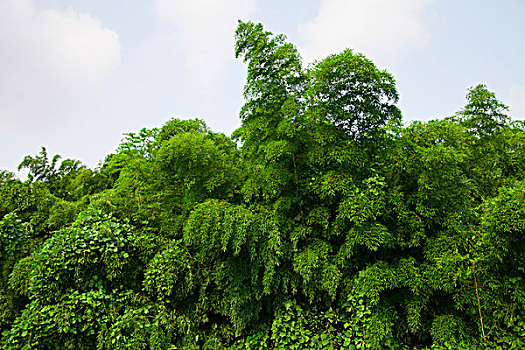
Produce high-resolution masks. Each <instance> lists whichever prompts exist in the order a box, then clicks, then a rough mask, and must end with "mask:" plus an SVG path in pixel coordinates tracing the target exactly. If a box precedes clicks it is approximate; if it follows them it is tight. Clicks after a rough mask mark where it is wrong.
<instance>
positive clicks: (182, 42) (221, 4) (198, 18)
mask: <svg viewBox="0 0 525 350" xmlns="http://www.w3.org/2000/svg"><path fill="white" fill-rule="evenodd" d="M156 9H157V14H158V16H159V18H160V19H162V20H164V21H167V22H169V23H170V24H171V25H172V26H173V27H174V28H175V30H176V40H177V41H178V42H177V44H178V45H179V46H180V48H181V49H182V50H183V55H184V58H185V62H186V66H187V68H189V69H190V70H191V72H192V74H193V75H194V76H195V77H196V78H197V79H198V82H199V83H200V85H202V86H204V87H210V86H211V85H213V84H214V83H216V82H217V81H218V79H219V78H221V76H223V74H224V72H225V69H226V67H227V65H228V63H229V62H231V61H232V60H233V58H234V54H233V53H234V42H235V41H234V31H235V28H236V27H237V20H239V19H246V17H248V16H250V15H251V14H252V13H253V12H254V11H255V10H256V6H255V1H254V0H221V1H217V0H192V1H185V0H157V1H156Z"/></svg>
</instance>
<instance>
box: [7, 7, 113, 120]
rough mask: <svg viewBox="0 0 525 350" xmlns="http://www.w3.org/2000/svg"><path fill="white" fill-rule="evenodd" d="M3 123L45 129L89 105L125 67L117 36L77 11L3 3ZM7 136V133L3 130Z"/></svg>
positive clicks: (96, 19)
mask: <svg viewBox="0 0 525 350" xmlns="http://www.w3.org/2000/svg"><path fill="white" fill-rule="evenodd" d="M0 52H1V54H0V76H1V79H0V121H1V122H2V125H3V126H4V127H5V126H6V125H7V126H8V125H11V126H13V127H14V126H20V124H21V123H24V124H28V126H31V123H33V125H34V124H35V123H36V125H38V124H40V125H43V124H45V123H46V122H48V121H50V120H51V119H53V118H58V117H60V116H61V115H63V116H65V115H66V112H67V113H70V112H71V111H72V110H74V108H78V107H79V106H82V105H85V104H87V103H89V100H90V96H91V97H92V94H93V92H95V91H96V89H97V87H99V86H100V83H101V81H102V79H103V78H104V77H105V76H107V74H109V73H110V72H111V71H112V70H113V69H114V68H115V67H116V66H117V65H118V64H119V62H120V45H119V42H118V36H117V34H116V33H115V32H113V31H111V30H108V29H106V28H104V27H103V25H102V23H101V22H100V20H99V19H98V18H96V17H93V16H90V15H88V14H80V13H77V12H75V11H73V10H71V9H70V10H65V11H58V10H43V11H37V10H36V9H35V6H34V2H33V0H0ZM4 130H5V129H4Z"/></svg>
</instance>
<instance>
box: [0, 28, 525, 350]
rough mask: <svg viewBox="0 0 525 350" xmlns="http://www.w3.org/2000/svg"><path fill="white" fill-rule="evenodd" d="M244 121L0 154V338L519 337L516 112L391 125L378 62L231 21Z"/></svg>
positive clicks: (81, 344)
mask: <svg viewBox="0 0 525 350" xmlns="http://www.w3.org/2000/svg"><path fill="white" fill-rule="evenodd" d="M236 39H237V41H236V48H235V49H236V54H237V56H238V57H241V58H242V59H244V61H245V62H246V64H247V67H248V76H247V83H246V87H245V97H246V104H245V105H244V107H243V108H242V111H241V113H240V117H241V119H242V125H241V127H240V128H239V129H238V130H236V131H235V132H234V134H233V135H232V137H228V136H225V135H223V134H220V133H215V132H213V131H211V130H210V129H209V128H208V127H207V126H206V125H205V123H204V122H203V121H201V120H197V119H195V120H177V119H173V120H170V121H168V122H167V123H166V124H165V125H164V126H162V127H161V128H160V129H156V128H155V129H143V130H141V131H140V132H139V133H128V134H125V137H124V139H123V141H122V143H121V145H120V146H119V148H118V149H117V150H116V151H115V153H113V154H110V155H109V156H107V158H106V159H105V161H104V162H103V164H102V165H101V166H100V167H99V168H98V169H96V170H91V169H88V168H86V167H85V166H83V165H82V164H81V163H80V162H78V161H74V160H70V159H66V160H61V159H60V157H58V156H55V157H53V158H52V159H50V158H49V157H48V155H47V153H46V150H45V149H42V152H41V153H40V154H38V155H36V156H27V157H26V158H25V159H24V160H23V162H22V163H21V164H20V168H25V169H27V170H28V172H29V175H28V179H27V181H24V182H22V181H20V180H19V179H17V178H16V177H15V176H14V175H13V174H12V173H10V172H7V171H3V172H0V329H1V331H2V335H1V343H0V344H1V347H2V348H3V349H174V348H179V349H181V348H186V349H197V348H202V349H223V348H230V349H266V348H278V349H316V348H323V349H447V348H452V349H476V348H491V349H497V348H501V349H519V348H521V349H523V348H525V271H524V269H525V254H524V252H525V237H524V235H525V179H524V176H525V127H524V124H523V123H519V122H513V121H511V120H510V118H509V116H508V111H507V110H508V109H507V107H506V106H504V105H503V104H502V103H501V102H500V101H498V100H497V99H496V97H495V95H494V93H492V92H490V91H489V90H488V89H487V88H486V87H485V86H483V85H479V86H476V87H473V88H471V89H469V91H468V94H467V104H466V106H465V107H464V108H463V109H462V110H461V111H459V112H458V113H457V114H456V115H454V116H452V117H449V118H445V119H440V120H432V121H429V122H427V123H421V122H414V123H412V124H411V125H409V126H403V125H402V124H401V118H402V117H401V112H400V110H399V109H398V108H397V107H396V103H397V100H398V93H397V91H396V87H395V81H394V79H393V77H392V76H391V75H390V74H389V73H387V72H385V71H381V70H379V69H377V68H376V67H375V65H374V64H373V63H372V62H371V61H369V60H368V59H367V58H365V57H364V56H363V55H360V54H356V53H354V52H352V51H351V50H346V51H344V52H342V53H340V54H335V55H331V56H329V57H327V58H326V59H324V60H322V61H319V62H316V63H315V64H313V65H311V66H309V67H307V68H304V67H303V66H302V63H301V59H300V56H299V54H298V52H297V50H296V48H295V47H294V46H293V45H291V44H290V43H288V42H287V41H286V38H285V37H284V36H273V35H272V34H271V33H269V32H266V31H264V29H263V27H262V26H261V25H259V24H257V25H256V24H253V23H242V22H240V23H239V27H238V29H237V31H236Z"/></svg>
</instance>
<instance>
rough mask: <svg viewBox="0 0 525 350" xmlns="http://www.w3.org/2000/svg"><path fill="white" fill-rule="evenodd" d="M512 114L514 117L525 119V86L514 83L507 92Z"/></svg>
mask: <svg viewBox="0 0 525 350" xmlns="http://www.w3.org/2000/svg"><path fill="white" fill-rule="evenodd" d="M506 100H507V101H508V103H509V107H510V115H511V116H512V118H514V119H522V120H523V119H525V86H524V85H514V86H512V87H511V88H510V89H509V90H508V92H507V99H506Z"/></svg>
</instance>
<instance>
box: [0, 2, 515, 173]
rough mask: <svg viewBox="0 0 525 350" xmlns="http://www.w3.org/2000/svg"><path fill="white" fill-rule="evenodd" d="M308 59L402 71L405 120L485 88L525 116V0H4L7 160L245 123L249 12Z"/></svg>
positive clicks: (1, 94) (2, 100) (446, 111)
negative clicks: (353, 55)
mask: <svg viewBox="0 0 525 350" xmlns="http://www.w3.org/2000/svg"><path fill="white" fill-rule="evenodd" d="M239 19H242V20H244V21H246V20H250V21H253V22H261V23H263V25H264V26H265V29H266V30H269V31H271V32H273V33H275V34H280V33H283V34H285V35H286V36H287V37H288V40H289V41H290V42H292V43H294V44H295V45H296V46H297V48H298V50H299V52H300V53H301V56H302V57H303V62H304V64H305V66H307V65H308V64H310V63H312V62H314V61H315V60H322V59H323V58H325V57H326V56H328V55H330V54H334V53H338V52H341V51H342V50H344V49H346V48H351V49H352V50H354V51H355V52H360V53H363V54H365V55H366V56H367V57H368V58H370V59H371V60H372V61H373V62H375V64H376V65H377V66H378V68H380V69H385V70H387V71H389V72H390V73H392V74H393V75H394V77H395V78H396V82H397V87H398V92H399V94H400V103H399V106H400V108H401V111H402V113H403V118H404V122H405V123H406V124H409V123H410V122H412V121H415V120H423V121H426V120H430V119H436V118H443V117H446V116H449V115H452V114H453V113H455V112H456V111H458V110H459V109H461V108H462V107H463V106H464V105H465V95H466V93H467V89H468V88H469V87H472V86H475V85H477V84H480V83H483V84H486V85H487V86H488V88H489V89H490V90H491V91H493V92H495V93H496V96H497V97H498V98H499V99H500V100H501V101H503V102H504V103H505V104H507V105H508V106H509V107H510V109H511V112H510V115H511V116H512V118H514V119H525V65H524V64H523V63H524V62H525V0H502V1H490V0H464V1H457V0H440V1H438V0H396V1H391V0H301V1H299V0H279V1H278V0H220V1H219V0H215V1H213V0H185V1H182V0H112V1H107V0H89V1H86V0H0V169H5V170H9V171H16V168H17V165H18V164H19V163H20V162H21V161H22V159H23V157H24V156H25V155H36V154H37V153H39V152H40V150H41V147H43V146H44V147H46V148H47V151H48V154H49V155H54V154H60V155H61V156H62V157H63V158H72V159H79V160H81V161H82V162H83V163H84V164H86V165H87V166H89V167H96V166H98V165H99V164H100V162H101V161H103V159H104V158H105V157H106V155H108V154H109V153H111V152H113V151H114V150H115V149H116V147H117V146H118V144H119V142H120V140H121V138H122V135H123V133H126V132H138V131H139V130H140V129H141V128H144V127H147V128H151V127H160V126H162V125H163V124H164V123H165V122H166V121H168V120H169V119H170V118H174V117H176V118H181V119H188V118H201V119H203V120H205V121H206V123H207V124H208V125H209V126H210V128H211V129H212V130H214V131H217V132H223V133H225V134H228V135H229V134H231V132H232V131H233V130H235V129H236V128H237V127H239V126H240V120H239V118H238V114H239V110H240V108H241V106H242V104H243V97H242V91H243V86H244V80H245V77H246V73H245V70H246V67H245V65H244V63H243V62H242V61H241V60H238V59H235V57H234V31H235V28H236V26H237V21H238V20H239Z"/></svg>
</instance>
